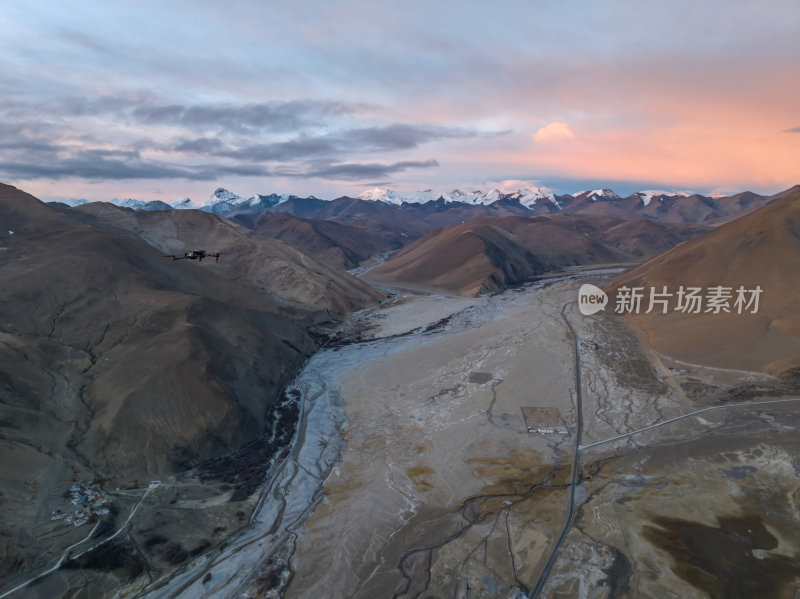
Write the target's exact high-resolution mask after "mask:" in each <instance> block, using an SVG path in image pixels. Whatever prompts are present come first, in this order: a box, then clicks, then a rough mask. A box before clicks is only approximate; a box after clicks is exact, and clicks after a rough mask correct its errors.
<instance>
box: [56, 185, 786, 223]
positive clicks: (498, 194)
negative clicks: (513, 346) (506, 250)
mask: <svg viewBox="0 0 800 599" xmlns="http://www.w3.org/2000/svg"><path fill="white" fill-rule="evenodd" d="M792 189H794V188H792ZM790 191H792V190H791V189H790V190H786V191H783V192H780V193H777V194H773V195H768V196H765V195H759V194H756V193H753V192H749V191H745V192H742V193H738V194H735V195H732V196H719V197H709V196H704V195H701V194H694V193H689V192H682V191H681V192H668V191H659V190H648V191H640V192H636V193H633V194H631V195H629V196H626V197H621V196H619V195H618V194H616V193H615V192H614V191H612V190H610V189H594V190H589V191H582V192H578V193H574V194H560V195H558V194H555V193H553V192H551V191H549V190H547V189H545V188H539V187H535V188H523V189H518V190H516V191H513V192H502V191H500V190H497V189H493V190H491V191H489V192H486V193H484V192H482V191H462V190H459V189H454V190H452V191H449V192H444V193H442V192H434V191H433V190H430V189H428V190H425V191H420V192H397V191H393V190H388V189H381V188H373V189H369V190H366V191H364V192H362V193H361V194H359V195H358V196H357V197H356V198H350V197H348V196H343V197H341V198H337V199H335V200H330V202H332V203H333V204H334V205H335V204H337V203H341V202H352V201H353V200H364V201H369V202H380V203H382V204H385V205H389V206H392V207H394V208H397V209H400V210H408V211H412V212H415V211H416V212H419V210H420V209H427V211H429V212H430V211H439V212H441V211H442V210H444V209H447V210H449V209H462V210H463V209H467V210H468V209H469V208H472V209H475V210H474V211H473V212H469V214H473V215H475V216H486V215H489V213H487V212H486V211H482V210H480V209H481V208H493V209H494V210H500V211H502V210H507V211H512V212H514V213H517V214H518V215H520V216H526V215H527V216H530V215H540V214H554V213H558V212H567V213H576V212H588V213H590V214H597V215H603V216H615V217H618V218H638V217H645V218H653V219H656V220H666V221H669V222H704V223H711V224H714V223H718V222H723V221H724V220H728V219H730V218H732V217H735V216H737V215H739V214H742V213H743V212H746V211H749V210H752V209H754V208H756V207H758V206H761V205H765V204H768V203H769V202H770V201H773V200H775V199H778V198H779V197H782V196H783V195H785V194H786V193H788V192H790ZM327 202H328V201H326V200H320V199H319V198H315V197H314V196H308V197H305V198H301V197H299V196H295V195H279V194H274V193H273V194H269V195H261V194H257V195H254V196H251V197H241V196H238V195H236V194H234V193H232V192H230V191H228V190H227V189H225V188H222V187H219V188H217V189H216V190H215V191H214V192H213V193H212V194H211V196H210V197H209V198H208V200H207V201H205V202H204V203H202V204H195V203H193V202H192V201H191V200H189V199H188V198H182V199H178V200H176V201H174V202H172V203H170V204H167V203H165V202H161V201H150V202H145V201H142V200H134V199H127V200H117V199H113V200H111V203H112V204H116V205H118V206H122V207H126V208H134V209H137V210H169V209H191V208H194V209H198V210H203V211H205V212H212V213H215V214H223V215H226V216H234V215H237V214H247V213H258V212H262V211H280V212H291V213H293V214H295V215H296V216H304V217H309V216H321V214H319V215H318V214H317V213H318V212H320V213H330V212H331V208H330V207H327V208H326V207H325V205H326V203H327ZM65 203H67V204H68V205H71V206H76V205H80V204H84V203H87V202H86V200H69V201H66V202H65ZM285 204H288V206H287V205H285Z"/></svg>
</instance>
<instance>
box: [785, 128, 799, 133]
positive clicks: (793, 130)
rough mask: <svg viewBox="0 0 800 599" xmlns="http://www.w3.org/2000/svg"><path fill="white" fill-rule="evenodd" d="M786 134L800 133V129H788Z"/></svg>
mask: <svg viewBox="0 0 800 599" xmlns="http://www.w3.org/2000/svg"><path fill="white" fill-rule="evenodd" d="M786 133H800V127H792V128H791V129H787V130H786Z"/></svg>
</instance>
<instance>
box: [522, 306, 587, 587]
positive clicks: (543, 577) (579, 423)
mask: <svg viewBox="0 0 800 599" xmlns="http://www.w3.org/2000/svg"><path fill="white" fill-rule="evenodd" d="M573 303H575V302H568V303H566V304H564V306H563V307H562V308H561V317H562V318H563V319H564V322H566V323H567V327H569V330H570V332H571V333H572V341H573V344H574V346H575V412H576V418H575V421H576V430H575V454H574V457H573V459H572V480H571V482H570V486H569V512H568V513H567V520H566V522H564V528H563V529H562V530H561V534H560V535H559V537H558V540H557V541H556V544H555V546H554V547H553V551H552V552H551V553H550V557H549V558H547V563H545V565H544V568H543V569H542V573H541V574H540V575H539V580H537V581H536V585H535V586H534V587H533V590H532V591H531V593H530V595H529V597H530V599H534V598H535V597H538V596H539V593H541V592H542V589H543V588H544V585H545V583H546V582H547V577H548V576H549V575H550V570H551V569H552V567H553V564H555V562H556V559H557V558H558V552H559V550H560V549H561V545H562V544H563V543H564V539H566V538H567V534H568V533H569V529H570V528H572V521H573V520H574V518H575V486H576V485H577V482H578V458H579V457H580V452H581V434H582V433H583V395H582V392H581V355H580V352H579V349H578V348H579V343H578V335H577V334H576V333H575V329H573V328H572V324H571V323H570V322H569V319H568V318H567V314H566V309H567V306H569V305H570V304H573Z"/></svg>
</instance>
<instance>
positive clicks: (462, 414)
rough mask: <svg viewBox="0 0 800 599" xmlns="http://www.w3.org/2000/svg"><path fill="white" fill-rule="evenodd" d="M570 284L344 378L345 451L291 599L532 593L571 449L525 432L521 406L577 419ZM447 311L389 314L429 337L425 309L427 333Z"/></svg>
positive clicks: (306, 538)
mask: <svg viewBox="0 0 800 599" xmlns="http://www.w3.org/2000/svg"><path fill="white" fill-rule="evenodd" d="M574 288H575V285H574V284H570V283H555V284H551V285H549V286H547V287H546V288H527V289H525V290H519V291H515V292H511V293H509V294H507V296H506V297H504V298H502V299H499V298H487V299H485V300H483V301H484V303H489V304H492V303H493V302H494V304H496V305H494V306H493V307H492V309H494V310H497V314H496V317H494V318H492V319H490V320H489V321H488V322H484V323H483V324H480V325H479V326H475V327H472V328H468V329H467V330H465V331H463V332H460V333H457V334H454V335H450V336H446V337H443V338H440V339H435V340H433V341H431V342H430V343H427V344H425V345H423V346H420V347H415V348H413V349H410V350H408V351H404V352H402V353H399V354H397V355H394V356H391V357H387V358H383V359H377V360H373V361H370V362H367V363H364V364H360V365H357V366H355V367H353V368H351V369H349V370H347V371H346V372H343V373H342V374H341V375H339V376H338V378H336V380H335V381H334V384H335V386H336V389H337V391H338V393H339V395H340V396H341V398H342V400H343V401H344V402H345V415H346V417H347V426H346V427H345V429H344V431H343V436H344V439H345V442H346V447H345V449H344V450H343V453H342V457H341V463H340V464H339V465H338V466H337V467H336V468H334V470H333V471H332V473H331V474H330V476H329V477H328V478H327V479H326V481H325V484H324V492H325V495H324V499H323V501H322V503H321V504H320V505H319V506H318V507H317V509H316V510H315V512H314V513H313V515H312V516H311V518H310V519H309V520H308V521H307V523H306V525H305V526H304V527H303V528H302V529H301V530H300V531H298V534H299V536H298V539H297V545H296V553H295V557H294V559H293V562H292V565H293V568H294V578H293V580H292V583H291V585H290V586H289V589H288V594H287V596H288V597H320V596H325V597H349V596H356V597H390V596H392V595H393V594H394V593H399V596H404V595H406V594H407V595H409V596H413V595H416V594H418V592H419V591H420V590H423V589H425V588H427V589H428V591H429V592H431V593H432V594H433V595H434V596H435V595H437V594H438V593H443V594H444V593H446V594H447V595H448V596H454V595H455V596H465V593H466V591H467V589H468V588H470V589H477V588H478V587H480V586H482V587H485V588H486V589H487V591H490V592H491V595H492V596H507V595H508V593H509V592H511V593H514V592H515V589H516V592H522V591H524V590H527V589H529V588H530V586H531V584H532V583H533V582H534V581H535V579H536V577H537V576H538V570H539V567H540V561H541V560H542V558H546V554H547V552H548V550H549V548H550V544H551V540H552V538H553V537H554V535H557V534H558V532H559V530H560V526H561V523H562V519H563V515H564V510H565V506H566V502H565V501H564V499H565V496H566V491H565V488H564V486H565V481H566V476H567V475H568V473H569V466H568V465H567V464H568V463H569V454H570V451H571V449H570V446H569V436H565V435H538V434H531V433H528V432H527V430H526V427H525V422H524V420H523V417H522V412H521V408H522V407H523V406H551V407H556V408H558V409H559V410H560V411H561V413H562V414H563V416H564V418H565V419H566V420H567V421H568V422H570V423H571V422H573V420H574V418H573V417H574V413H573V412H574V409H573V393H574V373H573V363H572V361H571V356H572V344H571V341H570V339H569V338H568V337H567V335H566V332H565V326H564V323H563V321H562V320H561V316H560V310H561V307H562V305H563V304H564V302H565V301H569V300H571V299H572V295H573V294H574ZM456 301H459V300H456ZM499 304H502V305H501V306H500V305H499ZM444 306H445V303H444V301H443V300H437V301H433V300H431V299H430V298H427V299H422V300H421V301H417V302H414V301H413V300H410V301H407V302H403V303H400V304H399V305H398V306H396V307H395V308H394V310H397V311H398V312H399V311H400V310H404V311H410V310H413V313H414V316H415V319H414V324H415V325H416V326H422V325H424V324H425V322H424V321H425V320H426V319H425V318H422V315H424V314H425V312H426V310H427V311H428V314H429V318H427V320H429V321H431V322H432V321H434V320H435V318H437V317H440V316H441V314H442V308H443V307H444ZM389 310H391V308H390V309H389ZM472 310H473V311H475V313H476V317H477V315H479V314H481V310H482V305H481V304H476V305H473V308H472ZM445 312H447V310H445ZM469 313H470V310H467V311H466V312H462V313H461V314H460V315H459V317H461V318H467V319H468V318H470V316H469ZM396 316H397V315H396V314H394V315H393V314H388V315H387V318H386V319H385V320H386V321H387V322H389V323H391V322H392V320H393V318H394V317H396ZM392 326H393V327H396V325H392ZM560 444H563V450H562V449H561V446H560ZM404 590H405V591H407V592H406V593H404V592H403V591H404ZM470 594H472V593H470Z"/></svg>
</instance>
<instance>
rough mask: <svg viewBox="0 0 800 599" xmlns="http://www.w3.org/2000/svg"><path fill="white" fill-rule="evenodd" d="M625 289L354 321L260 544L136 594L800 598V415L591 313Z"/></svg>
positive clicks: (267, 514) (535, 290) (445, 300)
mask: <svg viewBox="0 0 800 599" xmlns="http://www.w3.org/2000/svg"><path fill="white" fill-rule="evenodd" d="M607 274H608V273H604V272H602V271H595V272H587V273H573V274H571V275H569V276H566V277H562V278H555V279H550V280H547V281H540V282H538V283H534V284H531V285H527V286H525V287H522V288H518V289H514V290H510V291H507V292H505V293H503V294H499V295H495V296H485V297H480V298H476V299H472V298H454V297H447V296H441V295H431V294H417V293H413V292H406V291H404V292H400V293H398V294H397V295H395V296H394V297H393V298H391V299H390V300H387V301H386V302H384V303H383V304H381V305H380V306H378V307H375V308H372V309H369V310H366V311H364V312H361V313H359V314H357V315H355V316H354V317H353V318H352V319H351V321H350V322H349V323H348V330H347V331H343V333H344V334H343V335H342V336H341V337H340V339H341V340H342V343H341V344H339V345H335V344H332V345H331V346H330V347H328V348H327V349H323V350H322V351H320V352H318V353H317V354H315V355H314V356H313V357H312V358H311V360H310V361H309V362H308V363H307V365H306V366H305V368H304V369H303V371H302V372H301V373H300V375H299V376H298V377H297V379H296V380H295V382H294V383H293V385H292V388H291V389H290V393H291V392H297V393H299V394H302V398H303V399H302V402H301V404H302V410H301V416H300V420H299V423H298V426H297V432H296V436H295V439H294V441H293V444H292V447H291V451H290V452H288V454H287V455H286V457H285V458H284V459H283V460H282V461H281V462H280V463H275V464H273V468H272V470H271V471H270V478H269V481H268V484H267V485H266V486H265V488H264V489H263V490H262V492H261V494H260V500H259V501H258V504H257V505H254V506H253V513H252V516H251V518H250V520H249V525H248V526H246V527H245V528H243V529H242V530H240V531H239V532H237V533H235V534H233V535H231V536H229V537H228V538H227V539H226V540H225V541H223V542H221V543H219V544H217V545H215V546H214V547H213V548H212V549H210V550H209V551H207V552H205V553H204V554H202V555H199V556H197V557H194V558H193V559H192V560H190V561H188V562H186V563H184V565H182V566H181V567H180V568H178V569H177V570H175V571H174V572H172V573H170V574H168V575H166V576H162V577H160V578H153V579H151V580H150V581H149V582H148V581H147V580H144V579H138V580H136V581H134V582H131V583H128V584H123V585H122V586H120V587H118V588H117V592H118V596H119V597H134V596H137V597H138V596H148V597H201V596H202V597H288V598H290V599H294V598H318V597H326V598H338V597H357V598H365V599H367V598H386V597H398V598H400V597H403V598H405V597H409V598H410V597H455V598H468V597H497V598H504V599H505V598H509V597H513V598H520V597H527V596H530V595H531V594H532V593H533V592H538V593H539V595H538V596H541V597H559V598H560V597H602V598H610V597H638V596H648V597H676V596H680V597H736V596H741V597H748V596H765V597H766V596H770V597H783V596H785V597H792V596H793V593H794V592H795V589H796V588H797V587H798V585H800V566H798V565H797V564H798V563H800V560H798V557H800V524H798V523H800V507H798V506H799V505H800V500H798V498H799V497H800V478H798V473H799V472H800V462H798V457H797V456H798V455H800V451H798V450H799V449H800V447H798V446H799V445H800V432H798V431H800V416H798V415H797V414H798V410H797V408H798V407H800V400H798V398H797V396H796V395H793V394H792V389H791V388H790V386H787V385H786V383H785V381H780V380H778V379H775V378H773V377H768V376H766V375H759V374H755V373H747V372H733V371H721V370H715V369H709V368H705V367H703V366H699V365H693V364H684V363H679V362H677V361H674V360H670V359H669V358H668V357H666V356H662V355H658V354H656V353H655V352H653V351H652V350H650V349H649V348H648V346H647V343H646V340H645V339H644V338H643V337H642V336H641V335H639V334H638V333H637V332H636V331H635V330H633V329H632V328H630V327H629V326H628V325H627V324H626V323H625V322H623V321H622V320H620V319H619V318H617V317H615V316H613V315H606V314H603V313H601V314H596V315H593V316H591V317H584V316H581V315H580V314H579V313H578V312H577V310H575V308H574V304H572V302H573V301H574V300H575V298H576V296H577V290H578V288H579V287H580V285H581V284H582V283H583V282H592V283H595V284H599V285H602V284H603V282H604V281H605V280H607V279H604V276H605V275H607ZM562 310H563V314H562ZM565 318H566V320H565ZM567 321H568V322H569V324H571V325H572V330H570V328H569V327H568V324H567ZM572 331H574V333H575V335H576V336H575V335H573V333H572ZM576 349H577V353H578V357H579V361H580V364H579V366H580V375H581V376H580V381H581V390H582V393H581V397H582V409H581V413H580V415H581V416H582V425H583V427H582V431H581V433H580V438H578V428H577V426H576V425H577V423H578V417H579V414H578V413H577V411H576V400H577V386H576V385H577V383H576V371H575V364H576V362H575V357H576ZM524 408H545V409H544V410H541V409H540V410H523V409H524ZM526 415H527V417H528V420H526ZM537 417H541V418H543V419H546V420H547V422H545V421H544V420H542V421H541V422H537V421H534V420H532V418H537ZM564 426H565V427H566V432H544V431H543V432H535V431H534V432H529V429H536V428H537V427H541V428H543V429H545V430H548V429H555V430H558V429H559V428H560V427H564ZM576 451H578V454H577V456H578V459H577V464H578V468H577V469H576V471H575V473H574V476H573V460H574V458H575V455H576V453H575V452H576ZM174 486H175V485H174V484H172V483H169V481H166V482H165V483H164V485H163V487H161V488H158V489H154V490H152V492H151V493H150V497H149V498H148V499H147V501H146V502H145V503H148V502H153V501H154V498H156V497H159V496H160V495H162V494H166V493H170V492H177V490H175V491H171V488H172V487H174ZM176 489H177V487H176ZM571 495H572V496H573V497H574V507H575V510H574V518H572V519H568V514H569V506H570V497H571ZM211 499H212V498H206V499H205V500H204V501H206V503H208V502H210V501H211ZM182 501H183V502H184V503H185V505H183V507H185V508H190V507H191V506H190V505H189V503H187V501H188V497H187V498H185V499H182ZM140 503H142V502H141V501H140ZM212 503H213V504H214V505H213V506H211V507H212V508H213V509H217V503H215V502H212ZM137 505H138V504H137ZM159 505H160V506H161V507H160V508H159V509H166V508H165V507H163V506H165V505H167V503H166V500H165V501H164V502H162V503H160V504H159ZM222 505H224V504H222ZM209 506H210V504H209ZM209 506H205V509H208V508H209ZM150 509H151V511H152V510H153V509H154V508H150ZM138 518H139V516H138V515H137V519H138ZM190 520H191V519H190V518H189V517H188V512H187V516H186V517H185V518H184V519H182V521H181V522H182V523H181V526H184V527H185V526H187V524H186V523H188V522H190ZM134 524H135V523H134ZM176 525H177V524H176ZM139 526H141V524H139ZM562 532H564V536H563V544H561V546H560V548H558V545H557V541H558V540H559V538H560V537H561V535H562ZM557 548H558V550H557V551H556V549H557ZM550 566H552V568H550ZM47 584H49V582H48V583H47ZM47 584H45V585H41V586H39V585H37V586H39V588H38V589H37V588H33V587H29V588H27V589H24V590H23V591H22V592H21V593H19V596H26V595H27V596H31V597H39V596H42V595H40V593H38V591H41V589H42V588H44V587H46V586H47Z"/></svg>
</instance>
